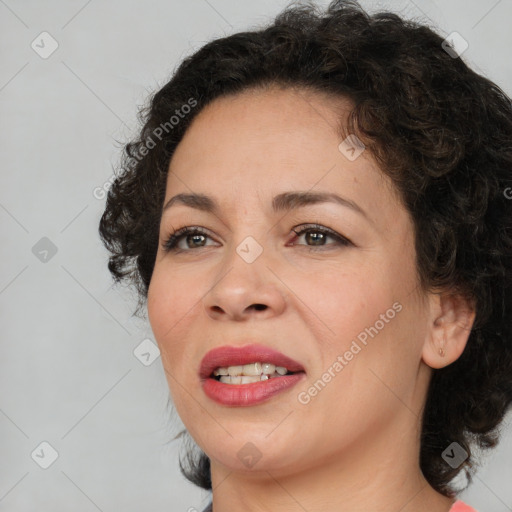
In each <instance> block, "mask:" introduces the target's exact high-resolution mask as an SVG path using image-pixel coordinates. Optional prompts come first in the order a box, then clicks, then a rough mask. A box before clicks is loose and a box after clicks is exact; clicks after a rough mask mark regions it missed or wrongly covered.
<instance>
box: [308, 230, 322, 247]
mask: <svg viewBox="0 0 512 512" xmlns="http://www.w3.org/2000/svg"><path fill="white" fill-rule="evenodd" d="M315 235H316V236H315ZM306 236H309V240H310V241H313V242H321V241H322V240H323V236H324V234H323V233H319V232H318V231H316V232H315V231H313V232H309V233H306ZM314 245H321V244H320V243H318V244H317V243H314Z"/></svg>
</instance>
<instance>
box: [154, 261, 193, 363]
mask: <svg viewBox="0 0 512 512" xmlns="http://www.w3.org/2000/svg"><path fill="white" fill-rule="evenodd" d="M195 281H198V282H197V283H196V282H195ZM199 284H200V283H199V279H198V277H197V276H195V277H194V276H186V275H184V273H182V272H181V273H180V272H176V271H173V272H170V271H169V270H168V269H166V268H165V266H164V265H163V264H162V265H158V264H157V265H156V266H155V269H154V272H153V276H152V279H151V283H150V285H149V289H148V306H147V307H148V318H149V323H150V324H151V328H152V330H153V334H154V335H155V338H156V341H157V342H158V345H159V348H160V351H161V352H162V356H163V361H164V362H165V364H166V368H167V360H168V361H172V362H173V364H174V363H175V362H176V361H180V360H181V358H182V352H183V347H184V345H185V340H186V333H187V332H189V331H190V329H191V326H190V322H191V321H192V317H193V315H194V314H195V310H196V309H195V308H197V307H201V302H200V298H201V293H200V292H201V288H200V286H199ZM196 285H197V286H196ZM166 356H169V357H168V358H167V357H166Z"/></svg>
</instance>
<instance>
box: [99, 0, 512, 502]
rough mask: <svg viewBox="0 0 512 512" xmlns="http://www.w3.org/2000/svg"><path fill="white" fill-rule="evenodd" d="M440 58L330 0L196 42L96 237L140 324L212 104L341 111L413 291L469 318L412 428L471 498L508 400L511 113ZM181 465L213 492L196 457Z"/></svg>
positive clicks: (134, 145)
mask: <svg viewBox="0 0 512 512" xmlns="http://www.w3.org/2000/svg"><path fill="white" fill-rule="evenodd" d="M442 43H443V37H441V36H440V35H438V34H437V33H436V32H435V31H433V30H432V29H431V28H429V27H427V26H426V25H423V24H419V23H416V22H413V21H409V20H404V19H402V18H401V17H399V16H398V15H396V14H394V13H390V12H379V13H376V14H373V15H369V14H368V13H367V12H365V11H364V10H363V9H362V8H361V6H360V5H359V4H358V3H357V2H355V1H343V0H338V1H333V2H332V3H331V4H330V5H329V7H328V8H327V9H326V10H325V11H320V10H319V8H318V7H316V6H315V5H312V4H310V3H306V4H295V5H290V6H288V8H286V9H285V10H284V11H283V12H282V13H281V14H279V15H278V16H277V18H276V19H275V20H274V21H273V23H272V24H270V25H269V26H266V27H263V28H259V29H257V30H253V31H248V32H242V33H237V34H234V35H231V36H228V37H223V38H220V39H216V40H213V41H211V42H209V43H208V44H206V45H205V46H203V47H202V48H201V49H199V50H198V51H197V52H195V53H194V54H193V55H192V56H190V57H187V58H186V59H185V60H184V61H183V62H182V63H181V65H180V66H179V67H178V68H177V70H176V71H175V73H174V74H173V76H172V78H171V80H170V81H169V82H168V83H167V84H165V85H164V86H163V87H162V88H161V89H160V90H159V91H158V92H156V93H155V94H154V95H153V96H152V98H151V100H150V102H149V104H148V106H147V107H144V108H142V109H141V110H140V112H139V118H140V120H141V124H142V125H143V126H142V128H141V131H140V134H139V136H138V137H137V139H136V140H133V141H131V142H129V143H128V144H126V145H125V148H124V153H123V159H122V163H121V168H120V172H119V173H118V174H117V175H116V177H115V181H114V182H113V184H112V186H111V188H110V190H109V192H108V196H107V201H106V208H105V211H104V213H103V216H102V218H101V222H100V227H99V231H100V235H101V238H102V240H103V243H104V244H105V246H106V247H107V249H108V250H109V251H110V254H111V256H110V259H109V270H110V272H111V273H112V275H113V278H114V280H115V281H116V282H120V281H126V282H128V283H130V284H132V285H134V286H135V287H136V289H137V292H138V297H139V304H138V308H137V313H139V312H140V311H141V307H142V306H143V305H144V304H145V299H147V291H148V286H149V283H150V280H151V275H152V272H153V268H154V262H155V257H156V252H157V248H158V233H159V223H160V218H161V212H162V206H163V200H164V197H165V188H166V178H167V172H168V167H169V163H170V159H171V157H172V155H173V153H174V151H175V150H176V147H177V145H178V144H179V142H180V140H181V139H182V137H183V135H184V133H185V132H186V130H187V128H188V127H189V126H190V123H191V122H192V120H193V119H194V117H195V116H196V115H197V113H198V112H200V111H201V109H202V108H203V107H204V106H205V105H207V104H208V103H210V102H212V101H213V100H215V99H216V98H219V97H221V96H225V95H232V94H237V93H241V92H243V91H246V90H248V89H250V88H258V87H259V88H265V87H268V86H269V85H278V86H282V87H293V88H299V89H300V88H304V89H308V90H314V91H318V92H323V93H328V94H331V95H332V94H333V95H335V96H338V97H341V98H348V99H349V100H351V101H352V102H353V105H354V108H353V111H352V113H351V116H350V121H349V124H350V126H349V128H350V130H351V131H352V133H356V134H357V136H358V137H359V138H360V139H361V140H363V141H364V143H365V145H366V147H367V148H368V149H369V150H370V151H371V152H372V154H373V155H374V156H375V158H376V159H377V161H378V163H379V165H380V167H381V169H382V171H383V172H384V173H386V174H387V175H388V176H389V177H390V178H391V179H392V181H393V182H394V184H395V186H396V190H397V191H398V192H399V194H400V196H401V198H402V201H403V204H404V205H405V207H406V208H407V210H408V211H409V213H410V215H411V217H412V219H413V221H414V226H415V248H416V258H417V269H418V275H419V277H420V281H421V285H422V287H423V289H424V290H425V291H432V290H439V289H443V290H452V291H456V292H457V293H459V294H461V295H463V296H464V297H465V298H466V299H467V300H468V301H470V303H471V304H473V305H474V307H475V309H476V318H475V322H474V324H473V328H472V330H471V333H470V336H469V339H468V343H467V345H466V348H465V350H464V352H463V353H462V355H461V356H460V357H459V359H458V360H457V361H455V362H454V363H452V364H451V365H449V366H447V367H445V368H442V369H438V370H433V375H432V379H431V382H430V386H429V389H428V394H427V398H426V405H425V409H424V414H423V418H422V435H421V453H420V467H421V470H422V472H423V474H424V476H425V478H426V479H427V481H428V482H429V483H430V485H431V486H432V487H433V488H434V489H436V490H437V491H438V492H439V493H441V494H443V495H445V496H449V497H454V496H455V494H456V492H459V491H458V490H457V491H455V490H454V487H453V485H451V481H452V480H453V479H454V477H455V476H456V475H458V474H459V472H460V471H461V470H462V469H463V468H464V470H465V476H466V478H467V479H468V484H469V483H471V481H472V473H474V470H475V451H474V448H478V447H479V448H482V449H485V448H491V447H494V446H496V444H497V443H498V439H499V435H500V431H499V429H498V427H499V426H500V424H501V423H502V420H503V418H504V416H505V414H506V412H507V410H508V408H509V406H510V403H511V401H512V200H510V198H511V196H512V189H511V188H510V187H511V186H512V104H511V100H510V98H509V97H508V96H507V95H506V94H505V93H504V92H503V91H502V90H501V89H500V88H499V87H498V86H497V85H496V84H494V83H493V82H491V81H490V80H489V79H487V78H485V77H483V76H481V75H479V74H477V73H476V72H474V71H472V70H471V69H470V68H469V67H468V66H467V65H466V64H465V62H464V61H463V59H462V58H461V57H460V56H459V57H456V56H453V55H450V54H449V53H448V52H447V51H445V49H444V48H443V46H442ZM182 114H183V115H182ZM178 118H179V119H178ZM176 120H178V122H176ZM507 191H508V192H509V193H507ZM452 442H457V443H458V444H459V445H460V446H461V447H463V448H464V449H465V450H466V451H467V452H468V454H470V456H469V457H468V458H467V459H466V460H465V461H464V463H463V464H462V465H460V466H459V467H457V468H452V467H451V466H450V465H448V464H447V463H446V462H445V461H444V460H443V458H442V456H441V454H442V452H443V450H444V449H445V448H446V447H447V446H448V445H450V444H451V443H452ZM189 455H190V453H189ZM180 466H181V468H182V471H183V473H184V474H185V476H186V477H187V478H188V479H189V480H191V481H192V482H194V483H196V484H197V485H199V486H201V487H203V488H205V489H210V488H211V476H210V463H209V459H208V457H207V456H206V455H205V454H204V453H202V452H201V453H200V454H199V459H196V458H194V457H189V458H188V462H187V464H186V465H185V466H184V465H183V464H182V463H181V462H180Z"/></svg>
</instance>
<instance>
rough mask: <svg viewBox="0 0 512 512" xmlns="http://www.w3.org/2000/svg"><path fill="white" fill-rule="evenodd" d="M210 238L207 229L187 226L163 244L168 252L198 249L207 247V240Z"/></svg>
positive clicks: (172, 234)
mask: <svg viewBox="0 0 512 512" xmlns="http://www.w3.org/2000/svg"><path fill="white" fill-rule="evenodd" d="M208 238H210V236H209V235H208V233H207V231H206V230H205V229H203V228H201V227H199V226H185V227H183V228H181V229H178V230H176V231H175V232H174V233H171V235H170V236H169V237H168V238H167V240H166V241H165V242H164V243H163V248H164V250H165V251H166V252H171V251H178V250H181V251H188V250H190V249H198V248H201V247H206V240H207V239H208ZM181 242H184V245H185V247H183V244H182V243H181ZM210 245H211V244H210Z"/></svg>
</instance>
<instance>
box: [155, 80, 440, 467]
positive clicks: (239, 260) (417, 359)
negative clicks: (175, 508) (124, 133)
mask: <svg viewBox="0 0 512 512" xmlns="http://www.w3.org/2000/svg"><path fill="white" fill-rule="evenodd" d="M349 106H350V105H349V103H348V102H344V101H342V100H340V99H338V100H333V99H332V98H328V97H326V96H321V95H319V94H316V93H312V92H306V91H302V92H293V91H291V90H278V89H276V88H273V89H271V90H268V91H265V92H261V91H260V92H254V91H252V92H244V93H242V94H240V95H237V96H231V97H225V98H221V99H218V100H216V101H214V102H212V103H211V104H210V105H208V106H207V107H206V108H204V109H203V110H202V111H201V112H200V113H199V114H198V116H197V117H196V119H195V120H194V122H193V124H192V125H191V126H190V128H189V129H188V131H187V133H186V135H185V137H184V138H183V140H182V142H181V143H180V144H179V146H178V148H177V150H176V152H175V154H174V156H173V158H172V161H171V164H170V168H169V177H168V182H167V190H166V198H165V204H166V205H167V203H168V202H169V201H170V199H171V198H173V197H175V196H177V195H178V194H187V195H190V194H200V195H203V196H207V198H208V200H205V199H204V198H203V199H197V198H196V199H195V200H194V199H193V198H190V197H189V198H188V199H185V200H181V201H180V200H175V201H173V202H172V204H171V205H168V207H167V208H164V211H163V214H162V219H161V226H160V245H159V249H158V254H157V258H156V263H155V268H154V273H153V276H152V280H151V284H150V288H149V293H148V314H149V319H150V323H151V326H152V329H153V332H154V335H155V338H156V340H157V342H158V345H159V347H160V350H161V355H162V362H163V365H164V368H165V371H166V375H167V379H168V383H169V387H170V391H171V395H172V398H173V401H174V404H175V406H176V408H177V410H178V413H179V415H180V416H181V418H182V420H183V422H184V424H185V426H186V428H187V429H188V431H189V432H190V434H191V435H192V436H193V437H194V439H195V440H196V442H197V443H198V444H199V445H200V447H201V448H202V449H203V450H204V451H205V452H206V453H207V455H208V456H209V457H210V458H211V459H212V468H214V467H219V468H220V467H224V468H227V469H229V470H240V471H250V470H253V471H256V470H267V471H270V472H271V474H272V475H274V476H275V475H279V474H282V475H284V474H287V473H292V472H294V471H297V468H299V467H300V468H301V470H302V469H307V468H308V467H310V468H313V467H315V466H319V465H322V464H325V463H327V462H328V461H333V460H338V461H345V462H347V463H349V462H350V461H351V460H352V461H353V460H355V459H356V458H359V457H360V456H361V453H362V450H363V447H364V450H365V453H370V454H372V456H374V457H378V454H379V453H382V451H383V450H384V449H386V448H385V447H388V446H389V443H396V438H397V435H398V436H399V437H400V438H401V442H402V443H406V444H407V443H409V442H410V447H411V453H413V452H414V449H415V447H416V446H417V445H416V444H415V443H416V442H417V439H416V435H415V432H416V431H415V430H414V428H416V426H417V425H418V424H419V411H420V409H421V407H422V405H423V400H424V396H425V393H426V390H427V386H428V381H429V378H430V369H429V368H428V367H427V366H426V365H425V363H424V362H423V361H422V348H423V344H424V343H425V339H426V336H427V329H428V322H427V310H426V306H425V302H424V301H423V300H422V296H421V294H420V293H419V284H418V279H417V273H416V267H415V250H414V237H413V224H412V221H411V219H410V217H409V215H408V213H407V212H406V210H405V209H404V207H403V206H402V205H401V204H400V203H399V202H398V200H397V197H396V194H395V193H394V189H393V187H392V185H391V183H390V180H389V179H388V178H387V177H385V176H384V175H383V174H382V173H381V171H380V170H379V168H378V167H377V165H376V164H375V162H374V160H373V158H372V156H371V154H370V153H369V151H367V150H364V151H362V153H360V150H361V149H362V148H358V147H354V146H353V145H352V147H350V144H345V145H341V147H340V144H341V143H342V139H341V138H340V136H339V135H337V130H336V128H337V126H338V119H339V116H340V112H341V113H343V112H345V113H347V112H348V108H349ZM359 153H360V154H359ZM358 154H359V155H358ZM297 193H301V194H302V193H304V194H311V195H312V196H311V200H310V201H306V200H299V199H297V198H295V200H292V201H287V200H286V198H287V196H285V195H284V194H297ZM328 194H329V195H331V196H327V195H328ZM324 195H325V200H323V201H320V200H319V199H321V196H324ZM334 195H336V196H339V198H341V199H339V200H337V201H336V200H332V197H334ZM330 198H331V199H330ZM210 203H211V204H213V205H215V209H214V210H212V208H211V204H210ZM186 226H194V227H200V228H201V230H202V232H201V233H196V234H194V233H192V234H190V233H189V234H188V236H187V234H185V235H184V236H181V237H179V239H178V240H177V243H176V245H175V247H174V248H173V249H170V250H166V249H164V244H165V243H166V241H167V239H168V238H169V236H170V235H171V234H172V233H173V232H174V231H175V230H177V229H179V228H183V227H186ZM306 228H307V230H305V231H304V232H302V233H301V231H303V230H304V229H306ZM326 230H328V231H329V233H332V234H329V233H327V232H326ZM296 233H299V234H296ZM345 239H346V240H347V241H346V242H344V241H343V240H345ZM254 346H259V348H258V347H254ZM248 347H249V349H248ZM239 349H242V350H239ZM212 350H214V352H213V353H211V354H208V353H209V352H210V351H212ZM269 350H270V352H269ZM271 351H277V352H278V353H280V354H281V355H282V356H276V355H275V354H274V353H271ZM207 354H208V356H207ZM205 356H207V357H206V358H205ZM286 357H287V358H289V359H290V360H292V361H293V362H292V361H289V360H287V359H286ZM249 363H270V364H272V363H274V364H275V366H284V367H287V370H294V375H291V376H286V375H285V376H280V375H279V374H278V375H275V373H276V372H275V370H274V368H273V367H272V366H269V365H266V366H259V365H256V364H252V365H250V366H247V367H246V368H245V369H244V370H245V373H249V370H250V369H252V370H254V371H253V372H252V373H256V374H257V375H256V376H253V377H250V378H249V380H248V381H247V379H246V381H247V382H248V383H245V384H237V382H238V380H237V379H236V378H233V379H232V378H231V377H230V376H227V378H224V379H223V380H224V381H227V380H231V381H232V382H231V383H228V382H221V381H219V380H218V379H219V378H220V377H219V376H215V377H216V378H214V376H213V375H212V374H213V371H214V370H215V369H218V368H224V369H221V370H218V373H221V374H222V373H229V374H233V375H232V377H236V374H238V373H239V371H240V368H236V367H237V366H240V365H241V364H249ZM294 365H295V366H294ZM228 367H229V368H228ZM226 368H228V369H227V370H226ZM265 372H267V373H265ZM261 373H263V375H266V377H265V376H264V377H261V376H260V374H261ZM269 374H270V375H273V376H271V377H270V378H268V376H269ZM261 379H263V380H261ZM280 379H281V380H280ZM253 381H254V382H253ZM256 381H257V382H256ZM374 461H375V459H374ZM252 468H253V469H252Z"/></svg>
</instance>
